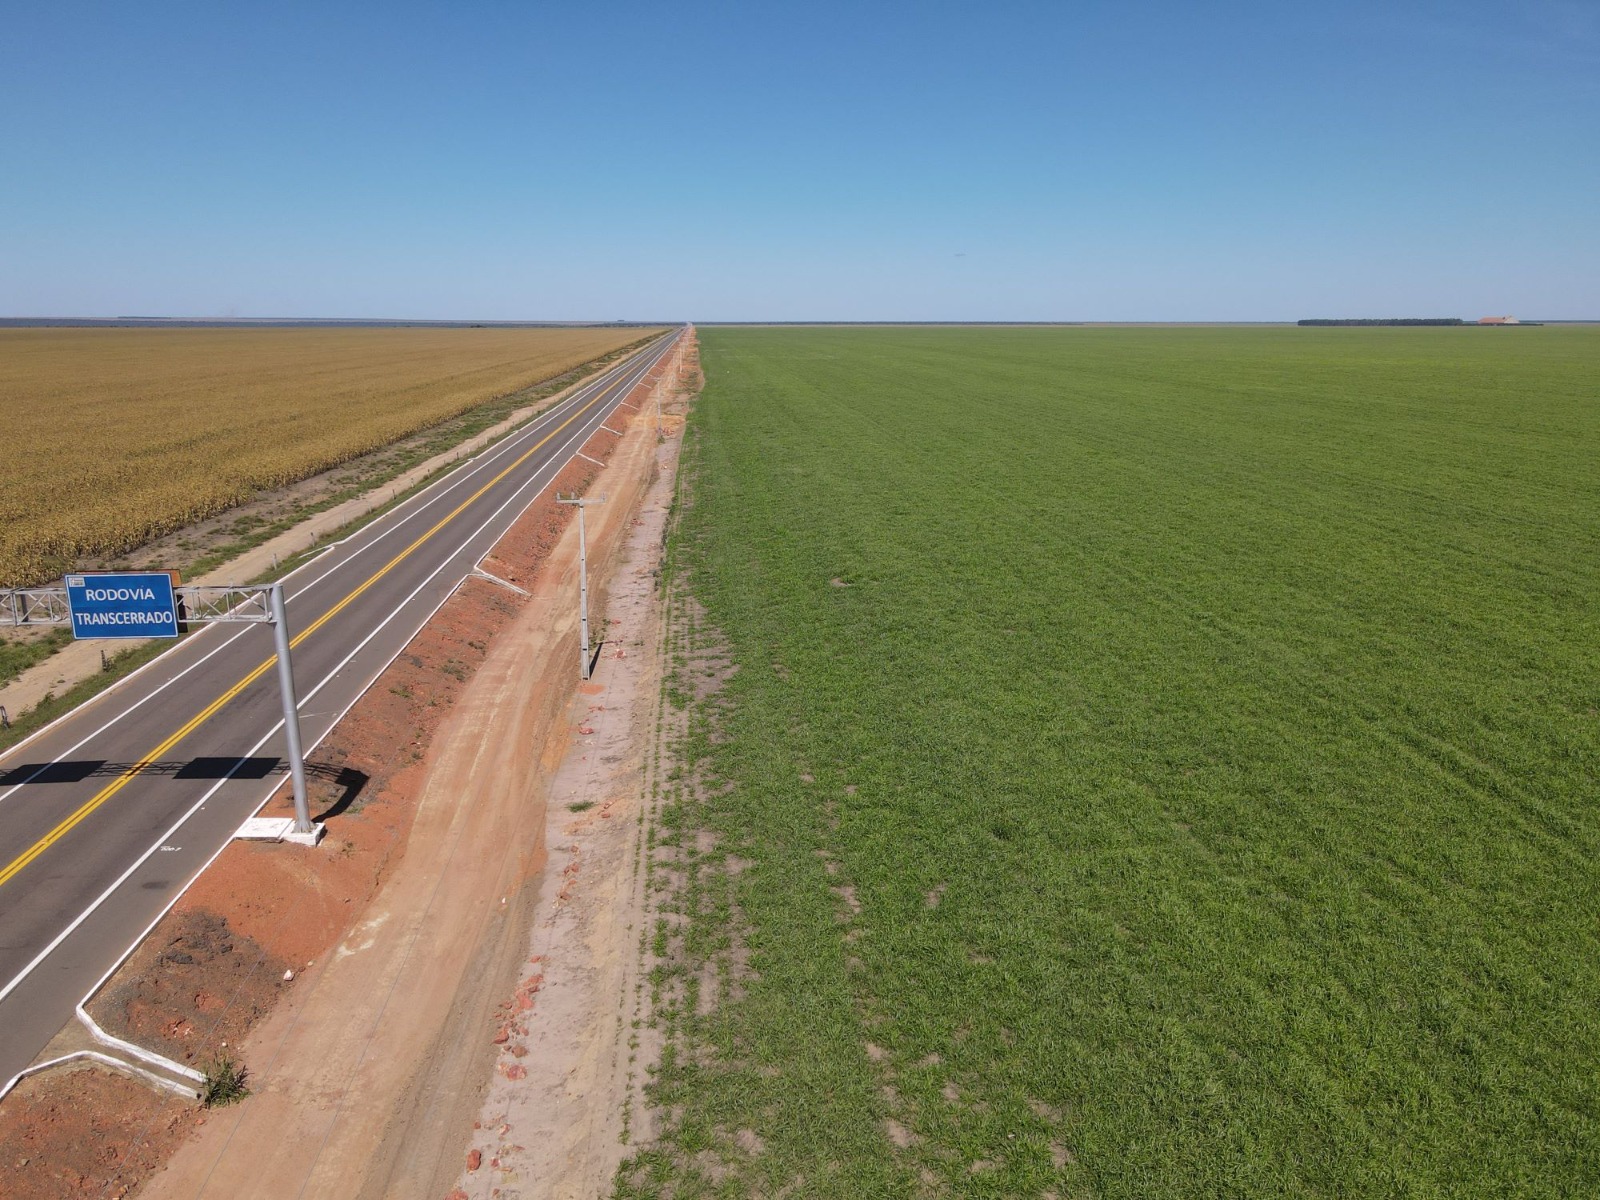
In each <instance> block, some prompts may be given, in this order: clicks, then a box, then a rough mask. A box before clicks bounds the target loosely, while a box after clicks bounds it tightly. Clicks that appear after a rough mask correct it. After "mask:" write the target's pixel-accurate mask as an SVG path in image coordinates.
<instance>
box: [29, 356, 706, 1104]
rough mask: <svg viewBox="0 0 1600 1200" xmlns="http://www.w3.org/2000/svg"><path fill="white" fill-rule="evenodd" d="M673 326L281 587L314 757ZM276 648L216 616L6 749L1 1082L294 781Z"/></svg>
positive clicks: (263, 631)
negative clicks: (288, 775) (249, 820)
mask: <svg viewBox="0 0 1600 1200" xmlns="http://www.w3.org/2000/svg"><path fill="white" fill-rule="evenodd" d="M677 336H678V335H677V334H669V335H667V336H665V337H664V338H662V339H660V340H658V341H656V342H654V343H652V344H651V345H650V346H648V347H647V348H645V349H644V350H643V351H641V352H639V353H638V354H636V355H634V356H633V357H631V358H629V359H627V360H625V361H623V362H622V363H619V364H618V365H616V366H615V367H613V368H611V369H610V370H609V371H607V372H606V373H605V374H604V375H603V376H601V377H599V378H597V379H596V380H594V381H592V382H590V383H588V384H586V385H584V386H583V387H582V388H580V389H579V390H578V391H576V392H575V393H574V394H573V395H571V396H570V397H568V398H567V399H566V400H564V401H562V402H561V403H560V404H558V405H556V406H555V407H553V408H552V409H551V410H550V411H549V412H547V413H545V414H543V415H541V416H540V417H539V418H537V419H536V420H534V421H533V422H531V423H530V424H528V425H526V426H524V427H523V428H522V429H521V430H520V431H518V432H517V433H515V434H513V435H512V436H510V437H508V438H506V439H504V440H503V441H501V442H500V443H498V444H497V445H495V446H493V447H490V448H489V449H487V450H485V451H483V452H481V453H480V454H479V455H477V456H476V457H475V458H472V459H470V460H468V461H467V462H466V463H464V464H463V465H462V466H461V467H459V468H457V469H456V470H455V471H453V472H451V473H450V474H449V475H448V476H446V477H444V478H443V479H441V480H439V481H437V482H435V483H434V484H433V485H431V486H430V487H429V488H427V489H426V490H424V491H423V492H420V493H419V494H418V495H416V496H413V497H412V498H411V499H409V500H407V501H406V502H405V503H404V504H401V505H399V506H398V507H397V508H396V509H394V510H393V511H392V512H390V513H388V514H386V515H385V516H383V517H382V518H380V519H379V520H377V521H375V522H373V523H372V524H370V525H368V526H367V527H366V528H364V529H362V530H361V531H360V532H358V533H356V534H354V535H353V536H352V537H350V538H349V539H347V540H346V541H344V542H342V543H339V544H337V545H335V546H334V547H333V548H332V549H330V550H329V551H327V552H326V553H324V554H322V555H321V556H319V557H318V558H316V559H313V560H312V561H311V562H309V563H307V564H306V565H304V566H302V567H300V568H299V569H298V570H296V571H294V572H293V573H291V574H290V575H289V576H287V577H286V578H285V580H284V583H285V590H286V592H287V599H288V618H289V632H290V635H291V636H292V637H295V638H296V639H297V642H296V645H295V649H294V676H295V687H296V691H297V693H298V697H299V702H300V720H301V730H302V736H303V738H304V741H305V745H306V746H307V748H308V749H309V748H310V747H311V746H314V745H315V744H316V743H317V742H319V741H320V740H321V739H322V738H323V737H324V736H326V734H327V733H328V732H329V730H331V729H332V728H333V726H334V724H335V723H336V722H337V721H338V719H339V717H340V716H341V715H342V714H343V713H344V712H345V711H346V710H347V709H348V708H349V707H350V706H351V705H352V704H354V703H355V701H356V699H357V697H359V696H360V695H361V693H362V692H363V691H365V690H366V689H367V687H368V686H369V685H370V684H371V683H372V681H373V680H374V679H376V678H377V677H378V675H379V674H380V673H381V672H382V671H383V669H384V667H385V666H387V665H388V663H389V661H390V660H391V659H392V658H394V656H395V655H397V654H398V653H399V652H400V651H401V649H403V648H404V646H405V644H406V643H407V642H408V641H410V640H411V638H412V636H413V635H414V634H415V633H416V632H417V630H418V629H420V628H421V627H422V625H423V624H424V623H425V622H426V621H427V619H428V617H429V616H430V615H431V614H432V613H433V612H434V611H435V610H436V609H437V608H438V607H439V606H440V605H441V604H443V603H444V601H445V600H446V599H447V598H448V597H449V595H450V593H451V592H452V591H454V590H455V588H456V587H457V586H458V585H459V584H460V582H461V580H462V579H463V578H465V577H466V575H467V574H468V573H469V572H470V571H471V570H472V569H473V567H474V566H475V565H476V563H477V562H478V560H479V559H480V558H482V557H483V555H484V554H485V553H487V552H488V550H489V549H490V548H491V547H492V546H493V545H494V544H495V542H496V541H498V540H499V539H500V537H501V535H503V534H504V533H505V531H506V530H507V529H508V528H509V527H510V526H511V524H512V523H513V522H514V521H515V520H516V518H517V517H518V516H519V515H520V514H521V513H522V512H523V510H524V509H525V508H526V507H527V506H528V504H530V503H531V502H532V501H533V500H534V499H536V498H537V497H538V496H539V495H540V494H541V493H542V491H543V490H544V489H545V488H547V487H548V486H550V483H551V481H552V480H553V479H554V478H555V476H556V474H557V473H558V472H559V471H560V469H561V468H562V466H564V465H565V464H566V463H567V462H568V461H569V460H570V459H571V458H572V456H573V455H574V454H575V453H576V452H577V451H578V450H579V449H581V448H582V446H583V444H584V443H585V442H586V441H588V439H589V438H590V437H592V436H593V435H594V433H595V431H596V430H598V429H599V427H600V426H601V424H603V423H604V422H605V420H606V418H607V416H609V415H610V414H611V413H612V412H613V411H614V410H615V408H616V407H617V405H618V404H620V403H621V402H622V401H623V400H624V399H626V398H627V397H628V395H629V393H630V392H631V391H632V390H633V389H634V388H635V387H636V386H637V385H638V384H639V382H640V381H641V380H642V379H643V378H644V376H645V375H646V374H647V373H648V372H649V371H650V370H651V369H652V368H653V367H654V366H655V365H656V364H657V363H658V362H659V361H660V360H661V359H662V358H663V357H664V356H665V355H666V354H667V353H668V352H669V351H670V349H671V347H672V345H673V343H674V342H675V341H676V338H677ZM272 657H273V650H272V631H271V629H270V628H269V627H268V626H265V625H234V624H224V625H209V626H205V627H203V628H201V629H200V631H199V632H197V633H195V634H194V635H192V636H191V637H189V638H187V639H185V640H184V641H183V642H181V643H179V644H178V645H176V646H174V647H173V649H172V650H170V651H169V652H168V653H166V654H164V655H162V656H161V657H160V658H159V659H157V660H156V661H155V662H154V663H153V664H152V665H150V666H149V667H147V668H145V669H144V670H143V671H142V672H141V673H139V674H138V675H136V676H134V677H133V678H131V679H130V680H127V681H125V682H124V683H123V684H122V685H121V686H119V687H117V688H116V689H114V690H112V691H111V692H109V693H108V694H106V695H104V696H102V697H100V698H99V699H97V700H96V701H94V702H93V703H90V704H88V705H85V706H84V707H83V708H80V709H78V710H77V711H76V712H74V713H73V714H72V715H70V716H69V717H67V718H66V719H64V720H62V721H60V722H58V723H57V724H56V725H55V726H53V727H52V728H50V729H48V730H46V731H45V732H43V733H42V734H40V735H38V736H36V737H35V738H34V739H33V740H32V741H30V742H27V743H24V744H23V745H21V746H19V747H17V748H16V749H14V750H12V751H11V752H9V753H7V754H5V755H3V756H0V1085H3V1084H4V1083H5V1081H6V1080H8V1079H10V1078H11V1077H12V1076H14V1075H15V1074H16V1073H17V1072H18V1071H20V1070H22V1069H23V1068H24V1067H26V1066H27V1065H28V1063H29V1062H31V1061H32V1060H33V1058H34V1057H35V1056H36V1055H37V1054H38V1052H39V1051H40V1050H41V1049H43V1047H44V1045H45V1043H46V1042H48V1041H49V1040H50V1038H51V1037H52V1036H53V1035H54V1034H55V1033H56V1031H57V1030H58V1029H60V1028H61V1027H62V1025H64V1024H65V1023H66V1022H67V1021H68V1020H69V1019H70V1018H71V1015H72V1011H73V1007H74V1006H75V1005H76V1004H77V1003H78V1001H79V1000H81V999H83V997H84V995H85V994H86V993H87V992H88V991H89V990H90V989H91V988H93V987H94V986H95V985H96V984H98V983H99V982H100V980H101V979H102V978H103V977H104V975H105V974H106V972H107V971H109V970H110V969H111V967H112V966H113V965H114V964H115V963H116V962H117V960H118V959H119V958H121V956H122V955H123V953H124V952H125V951H126V950H127V949H128V947H129V946H130V945H131V944H132V943H133V942H134V941H135V940H136V939H137V938H139V937H140V936H141V935H142V934H143V933H144V931H145V930H146V929H147V928H148V927H149V926H150V924H151V923H152V922H153V921H155V920H156V919H157V917H158V916H159V915H160V914H161V912H162V911H163V910H164V909H165V908H166V907H167V905H168V904H170V903H171V901H172V899H173V897H174V896H175V895H176V894H177V893H179V892H181V891H182V890H183V888H184V887H185V886H187V884H188V883H189V881H190V880H191V879H193V878H194V876H195V875H196V874H198V873H199V872H200V871H201V869H203V868H204V866H205V865H206V863H208V862H209V861H210V860H211V859H212V858H213V857H214V856H215V855H216V854H217V853H218V851H219V850H220V849H221V848H222V847H223V846H224V845H226V844H227V842H228V840H229V839H230V838H231V836H232V834H233V832H234V831H235V830H236V829H237V828H238V827H239V825H240V824H241V823H242V822H243V821H244V819H245V818H246V817H248V816H249V815H251V813H253V812H254V811H255V810H256V809H257V808H258V807H259V806H260V804H261V803H262V801H263V800H264V799H265V798H266V797H267V795H269V794H270V793H271V792H272V791H273V790H274V789H275V788H276V787H278V786H279V784H280V783H281V782H282V780H283V771H284V768H285V764H284V762H283V757H282V756H283V753H284V749H283V721H282V709H281V704H280V699H279V695H278V683H277V673H276V671H275V670H273V669H271V667H270V665H268V666H267V667H266V669H263V670H258V668H262V667H263V666H264V665H266V664H269V662H270V660H271V659H272ZM252 676H254V678H252ZM241 684H243V686H242V687H241V686H240V685H241ZM219 702H220V703H219ZM314 815H315V812H313V816H314ZM288 852H293V853H302V852H303V851H288Z"/></svg>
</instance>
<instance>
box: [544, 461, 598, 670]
mask: <svg viewBox="0 0 1600 1200" xmlns="http://www.w3.org/2000/svg"><path fill="white" fill-rule="evenodd" d="M605 502H606V498H605V497H604V496H601V497H600V498H599V499H597V500H584V499H580V498H579V497H578V496H577V495H576V494H573V495H571V496H566V497H563V496H562V495H561V493H559V492H557V493H556V503H557V504H571V505H574V506H576V507H577V510H578V675H579V678H581V679H588V678H589V545H588V541H587V539H586V538H585V535H584V529H583V510H584V509H585V508H587V507H588V506H589V505H591V504H604V503H605Z"/></svg>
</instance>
